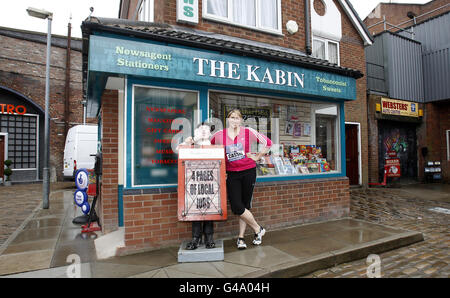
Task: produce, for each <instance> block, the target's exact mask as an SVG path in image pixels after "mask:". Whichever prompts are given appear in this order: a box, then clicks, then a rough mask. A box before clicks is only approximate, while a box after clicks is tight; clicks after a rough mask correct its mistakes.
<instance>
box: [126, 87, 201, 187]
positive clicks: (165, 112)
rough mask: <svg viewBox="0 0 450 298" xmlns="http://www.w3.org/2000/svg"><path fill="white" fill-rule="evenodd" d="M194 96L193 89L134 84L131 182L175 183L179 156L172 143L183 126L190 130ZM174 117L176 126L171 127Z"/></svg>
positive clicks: (137, 183)
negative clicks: (184, 89) (161, 87)
mask: <svg viewBox="0 0 450 298" xmlns="http://www.w3.org/2000/svg"><path fill="white" fill-rule="evenodd" d="M197 97H198V94H197V93H196V92H188V91H179V90H171V89H159V88H151V87H145V86H134V115H135V118H134V163H133V167H134V169H133V174H134V185H158V184H176V183H177V173H178V168H177V167H178V156H177V154H176V153H175V152H173V150H172V146H171V143H172V139H173V137H174V136H175V135H176V134H178V133H180V131H181V130H182V129H187V130H190V131H192V127H187V126H190V123H192V121H193V119H194V113H195V110H196V109H197ZM182 118H185V119H186V120H185V121H182V120H181V119H182ZM174 121H175V122H176V123H177V124H179V125H176V127H178V128H179V129H172V127H173V125H172V124H173V122H174ZM189 121H190V122H189ZM178 122H179V123H178ZM183 125H186V127H183ZM187 135H192V132H190V133H189V132H188V133H187Z"/></svg>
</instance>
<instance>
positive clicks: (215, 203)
mask: <svg viewBox="0 0 450 298" xmlns="http://www.w3.org/2000/svg"><path fill="white" fill-rule="evenodd" d="M226 219H227V193H226V180H225V151H224V148H223V146H213V145H210V146H200V147H191V146H182V147H180V149H179V155H178V220H180V221H198V220H226Z"/></svg>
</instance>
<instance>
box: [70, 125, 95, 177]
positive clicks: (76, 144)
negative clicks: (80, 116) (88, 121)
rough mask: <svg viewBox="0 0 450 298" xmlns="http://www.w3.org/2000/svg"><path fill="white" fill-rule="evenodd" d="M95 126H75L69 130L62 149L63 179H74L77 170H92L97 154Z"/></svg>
mask: <svg viewBox="0 0 450 298" xmlns="http://www.w3.org/2000/svg"><path fill="white" fill-rule="evenodd" d="M97 135H98V126H97V125H76V126H74V127H72V128H70V129H69V131H68V132H67V137H66V145H65V147H64V167H63V173H64V178H70V179H74V177H75V176H74V175H75V171H76V170H77V169H83V168H85V169H93V168H94V163H95V156H91V155H93V154H96V153H97Z"/></svg>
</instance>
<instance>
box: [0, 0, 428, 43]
mask: <svg viewBox="0 0 450 298" xmlns="http://www.w3.org/2000/svg"><path fill="white" fill-rule="evenodd" d="M1 1H2V2H8V4H7V8H6V5H5V4H6V3H3V6H2V9H0V27H8V28H16V29H24V30H29V31H36V32H43V33H46V32H47V20H42V19H37V18H34V17H31V16H29V15H28V13H27V12H26V9H27V8H28V7H34V8H38V9H43V10H46V11H50V12H52V13H53V21H52V34H57V35H63V36H67V24H68V23H69V20H70V17H71V16H72V21H71V23H72V36H73V37H81V29H80V26H81V22H82V21H84V20H85V19H86V18H87V17H88V16H89V14H90V13H91V12H90V10H89V8H90V7H94V12H93V14H92V15H93V16H97V17H104V18H117V17H118V15H119V3H120V0H12V1H9V0H1ZM429 1H430V0H393V1H392V2H393V3H426V2H429ZM350 2H351V3H352V5H353V7H354V8H355V10H356V11H357V12H358V14H359V17H360V18H361V19H362V20H364V18H365V17H366V16H367V15H368V14H369V13H370V12H371V11H372V10H373V9H374V8H375V7H376V6H377V4H378V3H380V2H390V1H389V0H384V1H380V0H350Z"/></svg>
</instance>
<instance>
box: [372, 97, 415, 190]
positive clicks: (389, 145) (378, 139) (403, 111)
mask: <svg viewBox="0 0 450 298" xmlns="http://www.w3.org/2000/svg"><path fill="white" fill-rule="evenodd" d="M369 102H370V103H369V106H370V108H369V112H370V113H369V116H370V117H369V123H370V126H371V127H372V128H371V129H370V132H371V133H370V135H369V138H371V139H372V141H371V144H373V148H372V150H371V151H372V153H375V152H376V155H373V156H372V158H373V160H378V162H377V167H374V168H373V169H372V171H371V174H372V175H371V176H372V177H371V178H372V180H373V181H374V182H373V183H376V182H379V181H383V179H384V175H385V168H386V165H388V164H389V163H392V162H393V161H395V162H396V163H397V164H398V166H397V167H396V168H395V172H396V173H390V172H389V171H388V172H387V173H386V175H387V182H388V183H390V182H402V181H403V182H409V181H417V180H418V175H419V158H420V152H419V151H420V150H418V144H419V142H418V132H419V129H420V126H421V124H422V116H423V104H419V103H417V102H410V101H404V100H396V99H391V98H387V97H383V96H377V95H371V96H370V97H369ZM388 169H389V168H388Z"/></svg>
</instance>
